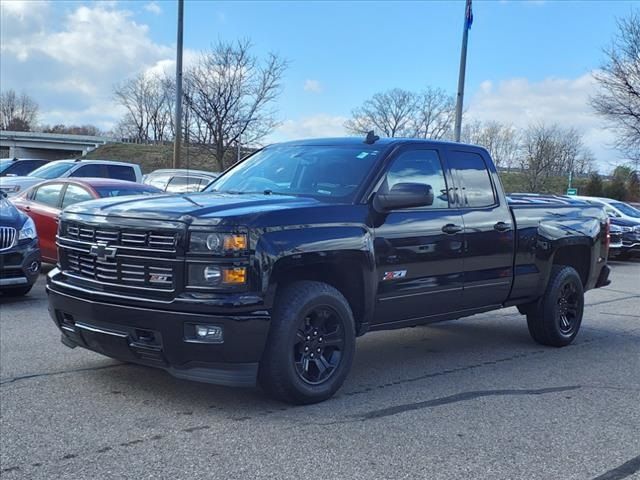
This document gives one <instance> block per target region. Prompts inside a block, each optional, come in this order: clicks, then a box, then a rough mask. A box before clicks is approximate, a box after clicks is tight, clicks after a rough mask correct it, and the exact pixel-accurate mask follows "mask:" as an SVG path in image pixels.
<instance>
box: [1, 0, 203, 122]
mask: <svg viewBox="0 0 640 480" xmlns="http://www.w3.org/2000/svg"><path fill="white" fill-rule="evenodd" d="M118 5H119V4H118V3H107V2H100V3H97V4H91V5H88V6H87V5H77V6H76V5H74V6H73V8H72V9H71V10H69V9H66V8H53V7H54V4H53V3H49V2H41V3H38V4H37V5H36V4H35V3H34V2H16V1H11V2H6V1H4V0H2V2H1V3H0V6H1V8H2V24H1V35H2V41H1V43H0V52H1V55H0V84H1V85H2V89H10V88H13V89H15V90H18V91H25V92H27V93H28V94H30V95H31V96H33V97H34V98H35V99H36V101H37V102H38V103H39V104H40V111H41V115H40V121H41V122H42V123H49V124H53V123H95V124H96V125H98V126H100V127H101V128H104V129H109V128H111V127H112V126H113V125H114V124H115V123H116V122H117V121H118V120H119V118H120V116H121V114H122V112H120V111H119V109H118V108H117V106H116V105H115V104H114V102H113V97H112V95H113V86H114V84H117V83H119V82H122V81H123V80H125V79H127V78H129V77H132V76H134V75H136V74H137V73H139V72H146V71H166V70H169V71H170V72H171V73H173V68H175V67H173V65H175V49H174V48H172V47H171V46H169V45H163V44H158V43H156V42H154V41H153V40H152V39H151V38H150V36H149V28H148V26H147V25H145V24H141V23H139V22H137V21H136V20H135V19H134V18H133V13H132V12H130V11H128V10H125V9H121V8H120V7H119V6H118ZM192 56H193V53H192V52H187V51H186V52H185V62H187V61H189V60H188V59H190V58H191V57H192Z"/></svg>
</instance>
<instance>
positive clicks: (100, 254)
mask: <svg viewBox="0 0 640 480" xmlns="http://www.w3.org/2000/svg"><path fill="white" fill-rule="evenodd" d="M89 253H90V254H91V255H92V256H93V257H97V258H99V259H101V260H112V259H114V258H116V249H115V247H109V246H107V245H106V244H105V243H97V244H95V245H91V250H90V251H89Z"/></svg>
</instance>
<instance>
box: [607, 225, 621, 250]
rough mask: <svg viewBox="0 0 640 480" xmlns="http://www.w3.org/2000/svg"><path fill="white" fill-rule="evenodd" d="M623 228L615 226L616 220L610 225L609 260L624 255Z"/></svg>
mask: <svg viewBox="0 0 640 480" xmlns="http://www.w3.org/2000/svg"><path fill="white" fill-rule="evenodd" d="M622 233H623V227H621V226H620V225H616V224H615V219H611V220H610V225H609V258H617V257H619V256H620V255H621V254H622Z"/></svg>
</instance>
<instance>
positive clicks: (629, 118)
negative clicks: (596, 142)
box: [591, 10, 640, 160]
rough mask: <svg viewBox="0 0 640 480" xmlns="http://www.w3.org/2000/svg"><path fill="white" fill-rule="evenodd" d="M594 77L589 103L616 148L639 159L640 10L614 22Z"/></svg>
mask: <svg viewBox="0 0 640 480" xmlns="http://www.w3.org/2000/svg"><path fill="white" fill-rule="evenodd" d="M604 53H605V56H606V60H605V64H604V65H603V66H602V68H601V70H599V71H598V72H596V73H595V74H594V77H595V79H596V81H597V82H598V83H599V85H600V88H601V89H600V92H599V93H598V94H597V95H595V96H594V97H593V98H592V99H591V104H592V106H593V108H594V109H595V110H596V112H598V113H599V114H600V115H602V116H604V118H605V119H607V120H608V121H609V123H610V125H611V127H612V128H613V129H614V130H615V132H616V133H617V137H618V138H617V146H618V147H619V148H620V149H622V150H623V151H625V152H627V153H628V154H629V155H630V156H631V157H632V158H634V159H635V160H639V159H640V10H637V11H632V12H631V14H630V15H629V17H628V18H623V19H619V20H618V33H617V35H616V37H615V38H614V40H613V42H612V43H611V45H610V46H609V47H607V48H605V50H604Z"/></svg>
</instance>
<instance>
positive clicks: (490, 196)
mask: <svg viewBox="0 0 640 480" xmlns="http://www.w3.org/2000/svg"><path fill="white" fill-rule="evenodd" d="M449 164H450V166H451V169H452V170H454V171H455V174H456V177H457V180H458V187H459V189H460V190H459V193H460V201H461V202H462V205H463V206H464V207H469V208H478V207H488V206H491V205H495V203H496V197H495V192H494V190H493V184H492V183H491V176H490V175H489V170H488V169H487V165H486V164H485V162H484V159H483V158H482V157H481V156H480V155H478V154H477V153H473V152H462V151H452V152H451V153H450V156H449Z"/></svg>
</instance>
